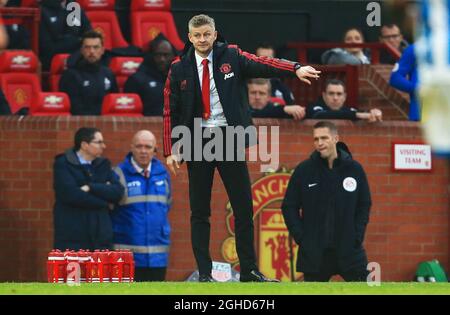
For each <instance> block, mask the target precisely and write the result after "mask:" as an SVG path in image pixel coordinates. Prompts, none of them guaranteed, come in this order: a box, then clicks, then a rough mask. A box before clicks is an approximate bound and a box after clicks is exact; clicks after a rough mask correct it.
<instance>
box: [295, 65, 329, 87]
mask: <svg viewBox="0 0 450 315" xmlns="http://www.w3.org/2000/svg"><path fill="white" fill-rule="evenodd" d="M320 73H322V72H321V71H318V70H316V69H314V68H313V67H311V66H303V67H300V68H298V69H297V71H295V74H296V75H297V77H298V78H299V79H300V80H301V81H303V82H305V83H307V84H311V81H309V80H308V79H316V80H317V79H318V78H319V74H320Z"/></svg>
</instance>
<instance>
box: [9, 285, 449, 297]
mask: <svg viewBox="0 0 450 315" xmlns="http://www.w3.org/2000/svg"><path fill="white" fill-rule="evenodd" d="M0 294H2V295H4V294H8V295H11V294H12V295H15V294H18V295H22V294H107V295H109V294H113V295H132V294H151V295H280V294H281V295H300V294H364V295H372V294H376V295H380V294H381V295H382V294H400V295H410V294H445V295H448V294H450V284H449V283H418V282H395V283H394V282H385V283H383V282H382V283H381V285H380V286H368V285H367V283H350V282H349V283H346V282H328V283H303V282H295V283H289V282H285V283H239V282H227V283H196V282H148V283H95V284H92V283H87V284H86V283H82V284H80V286H69V285H67V284H51V283H0Z"/></svg>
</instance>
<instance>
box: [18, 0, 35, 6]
mask: <svg viewBox="0 0 450 315" xmlns="http://www.w3.org/2000/svg"><path fill="white" fill-rule="evenodd" d="M20 5H21V7H22V8H37V7H38V1H37V0H22V2H21V4H20Z"/></svg>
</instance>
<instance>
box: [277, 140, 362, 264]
mask: <svg viewBox="0 0 450 315" xmlns="http://www.w3.org/2000/svg"><path fill="white" fill-rule="evenodd" d="M344 148H345V149H346V146H345V145H344V144H342V145H341V143H339V144H338V158H337V159H336V160H335V161H334V165H333V168H332V169H329V167H328V162H327V161H326V160H324V159H322V158H321V157H320V153H319V152H317V151H315V152H314V153H312V154H311V156H310V158H309V159H307V160H305V161H303V162H302V163H300V164H299V165H298V166H297V167H296V169H295V171H294V173H293V174H292V176H291V179H290V181H289V185H288V188H287V191H286V195H285V198H284V200H283V204H282V206H281V208H282V212H283V216H284V220H285V222H286V225H287V227H288V230H289V233H290V234H291V235H292V236H293V238H294V239H295V241H296V243H297V244H299V245H300V247H299V252H298V256H297V257H298V259H297V270H298V271H301V272H308V273H313V272H318V271H319V267H320V263H321V259H322V254H323V252H324V250H325V249H327V248H334V249H335V250H336V254H337V259H338V261H337V263H338V266H339V269H340V270H341V271H342V272H344V271H347V270H349V269H351V268H354V267H360V266H362V265H364V266H366V265H367V256H366V252H365V250H364V248H363V241H364V234H365V231H366V226H367V223H368V221H369V211H370V207H371V197H370V190H369V185H368V182H367V178H366V174H365V172H364V170H363V168H362V166H361V165H360V164H359V163H358V162H356V161H355V160H353V159H352V157H351V154H350V153H349V152H348V151H347V150H345V149H344ZM300 209H301V212H300Z"/></svg>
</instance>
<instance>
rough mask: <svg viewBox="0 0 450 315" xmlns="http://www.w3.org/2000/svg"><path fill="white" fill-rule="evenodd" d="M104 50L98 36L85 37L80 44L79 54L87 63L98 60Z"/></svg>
mask: <svg viewBox="0 0 450 315" xmlns="http://www.w3.org/2000/svg"><path fill="white" fill-rule="evenodd" d="M104 52H105V48H104V47H103V45H102V41H101V40H100V38H85V39H84V41H83V44H82V45H81V54H82V55H83V57H84V59H86V60H87V61H88V62H89V63H96V62H98V61H99V60H100V59H101V58H102V56H103V53H104Z"/></svg>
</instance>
